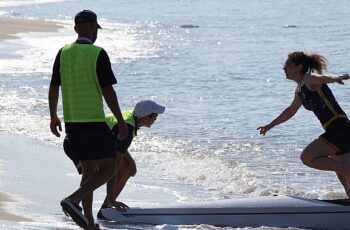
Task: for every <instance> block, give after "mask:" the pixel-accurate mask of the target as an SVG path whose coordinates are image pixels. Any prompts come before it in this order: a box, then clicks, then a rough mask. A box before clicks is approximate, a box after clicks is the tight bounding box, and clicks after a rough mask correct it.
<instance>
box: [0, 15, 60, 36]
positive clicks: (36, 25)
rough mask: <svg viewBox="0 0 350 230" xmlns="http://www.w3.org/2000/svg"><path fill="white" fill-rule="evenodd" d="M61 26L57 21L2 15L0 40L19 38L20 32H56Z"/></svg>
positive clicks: (0, 18)
mask: <svg viewBox="0 0 350 230" xmlns="http://www.w3.org/2000/svg"><path fill="white" fill-rule="evenodd" d="M60 28H62V26H60V25H58V24H57V23H55V22H48V21H39V20H26V19H16V18H6V17H0V41H1V40H4V39H13V38H18V36H16V34H18V33H26V32H55V31H57V30H58V29H60Z"/></svg>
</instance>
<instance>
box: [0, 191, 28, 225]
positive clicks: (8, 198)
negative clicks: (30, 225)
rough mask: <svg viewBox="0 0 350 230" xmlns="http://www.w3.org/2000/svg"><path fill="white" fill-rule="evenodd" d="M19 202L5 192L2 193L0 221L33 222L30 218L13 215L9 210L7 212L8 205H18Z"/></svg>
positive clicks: (0, 194)
mask: <svg viewBox="0 0 350 230" xmlns="http://www.w3.org/2000/svg"><path fill="white" fill-rule="evenodd" d="M17 202H18V201H16V200H15V199H13V198H12V197H11V196H9V195H8V194H6V193H4V192H0V220H6V221H15V222H21V221H27V222H28V221H32V220H31V219H29V218H26V217H24V216H18V215H15V214H13V213H10V212H9V211H8V210H6V206H7V203H17Z"/></svg>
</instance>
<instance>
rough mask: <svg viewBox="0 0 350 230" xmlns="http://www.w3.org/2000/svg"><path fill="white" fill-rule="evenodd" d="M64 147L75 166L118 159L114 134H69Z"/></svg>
mask: <svg viewBox="0 0 350 230" xmlns="http://www.w3.org/2000/svg"><path fill="white" fill-rule="evenodd" d="M63 147H64V150H65V153H66V154H67V156H68V157H69V158H70V159H71V160H72V161H73V162H74V164H75V165H77V164H78V162H79V161H85V160H100V159H106V158H116V140H115V136H114V135H113V133H112V132H108V133H103V134H101V133H97V134H95V133H74V134H67V135H66V138H65V140H64V143H63Z"/></svg>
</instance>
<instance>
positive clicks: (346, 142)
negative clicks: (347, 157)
mask: <svg viewBox="0 0 350 230" xmlns="http://www.w3.org/2000/svg"><path fill="white" fill-rule="evenodd" d="M319 139H320V140H322V141H323V142H325V143H326V144H328V145H329V146H331V147H332V148H334V149H335V150H336V151H337V152H336V154H338V155H339V154H345V153H348V152H350V121H349V120H348V119H346V118H345V119H344V118H339V119H337V120H335V121H333V122H332V123H331V124H330V125H329V126H328V127H327V129H326V132H324V133H323V134H322V135H321V136H320V137H319Z"/></svg>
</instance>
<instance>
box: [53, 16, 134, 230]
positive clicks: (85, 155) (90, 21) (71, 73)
mask: <svg viewBox="0 0 350 230" xmlns="http://www.w3.org/2000/svg"><path fill="white" fill-rule="evenodd" d="M74 22H75V26H74V29H75V31H76V32H77V34H78V38H77V40H76V41H75V42H73V43H71V44H67V45H65V46H64V47H63V48H62V49H60V50H59V52H58V54H57V56H56V59H55V63H54V66H53V74H52V79H51V83H50V89H49V107H50V117H51V123H50V128H51V132H52V133H53V134H54V135H56V136H58V137H59V136H60V133H59V131H62V127H61V121H60V119H59V118H58V116H57V104H58V97H59V88H60V87H61V92H62V104H63V115H64V122H65V130H66V133H67V136H68V137H69V138H68V139H69V145H70V150H71V153H72V154H73V155H74V157H75V158H76V159H77V160H78V161H79V163H80V165H81V170H82V179H81V183H80V186H79V188H78V189H77V190H76V191H75V192H73V193H72V194H71V195H69V196H68V197H67V198H65V199H63V200H62V201H61V206H62V209H63V211H64V212H65V213H66V214H67V215H69V216H70V217H71V218H72V219H73V221H74V222H75V223H76V224H78V225H79V226H80V227H82V228H84V229H99V227H98V225H97V224H95V222H94V219H93V214H92V201H93V191H94V190H95V189H97V188H98V187H100V186H101V185H103V184H105V183H106V182H107V181H108V180H109V179H110V178H112V177H113V176H114V173H115V171H116V167H117V165H116V163H115V162H116V160H115V159H116V155H115V152H116V140H115V139H116V138H115V137H114V135H113V133H112V132H111V129H110V128H109V127H108V126H107V124H106V122H105V113H104V108H103V98H104V100H105V101H106V103H107V105H108V107H109V108H110V110H111V111H112V113H113V115H114V116H115V117H116V119H117V120H118V128H119V130H120V132H119V138H120V139H121V140H123V139H125V138H126V136H127V135H128V128H127V126H126V123H125V122H124V119H123V117H122V114H121V111H120V108H119V104H118V98H117V95H116V92H115V91H114V89H113V86H112V85H114V84H116V82H117V81H116V78H115V76H114V74H113V71H112V68H111V63H110V60H109V57H108V55H107V53H106V51H105V50H104V49H103V48H101V47H98V46H95V45H93V43H94V42H95V41H96V38H97V31H98V29H101V27H100V25H99V24H98V23H97V16H96V14H95V13H94V12H92V11H90V10H83V11H81V12H79V13H77V14H76V16H75V18H74ZM107 200H108V201H107V203H108V204H109V205H111V206H116V205H119V204H117V203H116V202H115V200H114V199H113V198H109V197H107ZM81 201H82V205H83V209H84V214H83V213H82V208H81V207H80V206H79V203H80V202H81Z"/></svg>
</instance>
